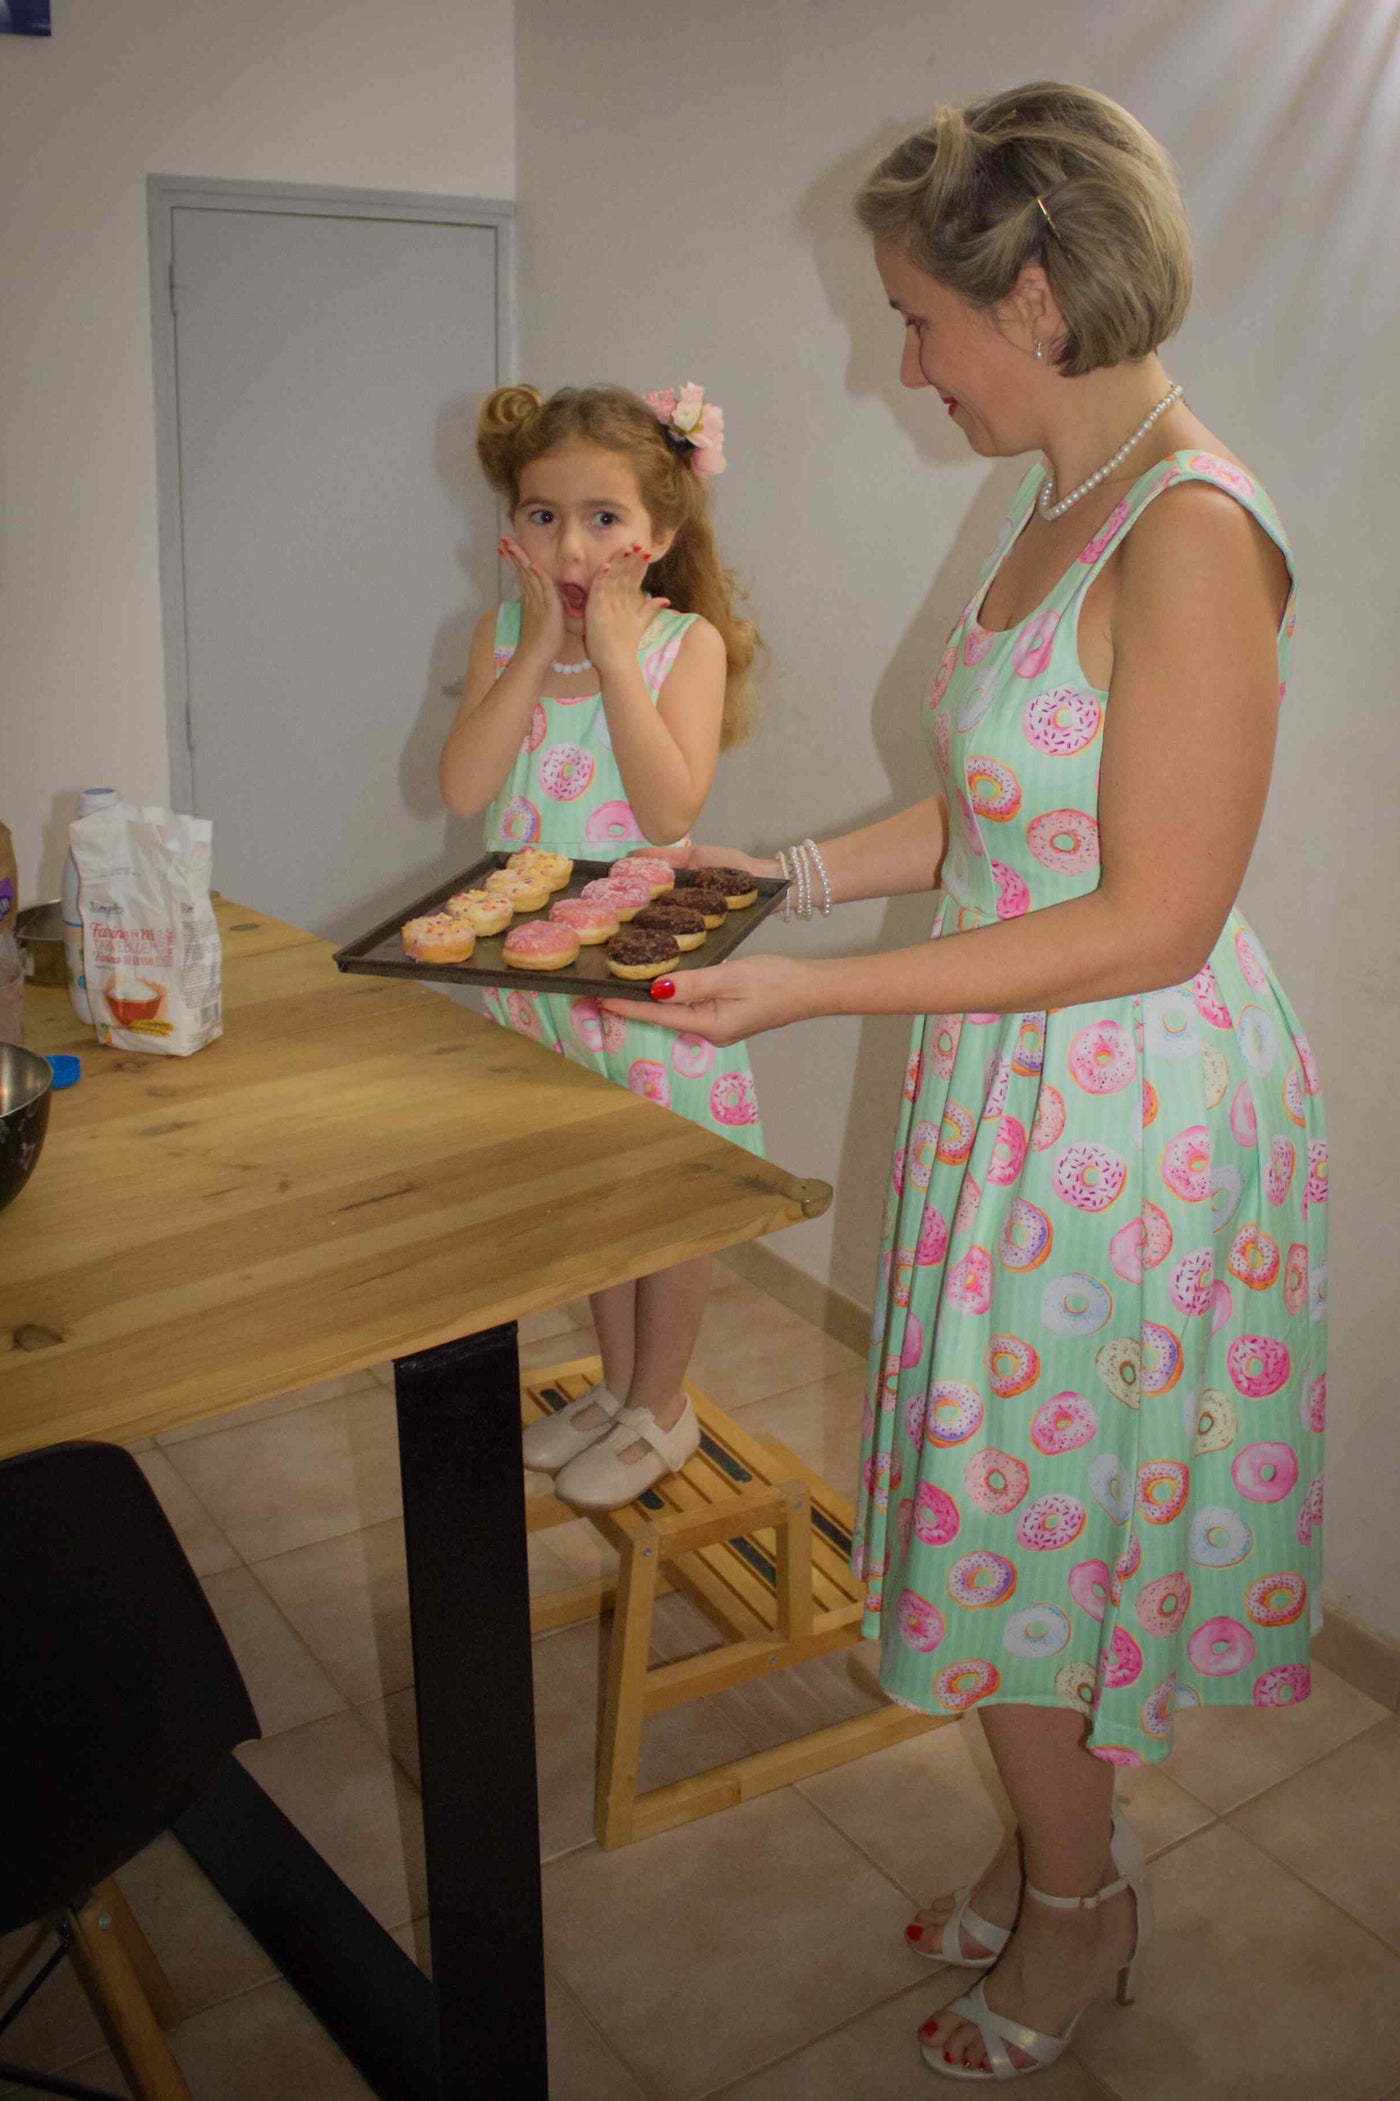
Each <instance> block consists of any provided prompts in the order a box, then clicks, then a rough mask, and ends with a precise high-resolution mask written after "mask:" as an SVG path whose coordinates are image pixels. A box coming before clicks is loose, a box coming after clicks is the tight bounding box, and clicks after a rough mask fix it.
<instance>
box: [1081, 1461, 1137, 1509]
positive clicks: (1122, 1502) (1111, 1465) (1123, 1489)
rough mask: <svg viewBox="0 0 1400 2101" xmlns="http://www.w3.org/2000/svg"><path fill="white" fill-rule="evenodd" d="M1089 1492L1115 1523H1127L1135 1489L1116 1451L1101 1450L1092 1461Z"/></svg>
mask: <svg viewBox="0 0 1400 2101" xmlns="http://www.w3.org/2000/svg"><path fill="white" fill-rule="evenodd" d="M1089 1493H1090V1495H1091V1496H1092V1497H1093V1498H1094V1501H1095V1502H1096V1503H1097V1504H1098V1506H1099V1508H1100V1510H1102V1511H1103V1512H1104V1514H1105V1515H1106V1516H1108V1517H1111V1518H1112V1519H1113V1522H1114V1524H1115V1525H1126V1524H1127V1522H1128V1518H1129V1515H1130V1513H1131V1511H1132V1507H1133V1489H1132V1482H1131V1480H1130V1478H1129V1475H1128V1471H1127V1469H1126V1467H1125V1466H1124V1464H1123V1462H1122V1460H1121V1459H1120V1458H1119V1457H1118V1456H1117V1454H1116V1453H1114V1452H1100V1453H1099V1454H1098V1455H1097V1457H1095V1458H1094V1459H1093V1460H1091V1461H1090V1465H1089Z"/></svg>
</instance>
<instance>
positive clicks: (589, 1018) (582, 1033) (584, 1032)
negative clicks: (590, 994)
mask: <svg viewBox="0 0 1400 2101" xmlns="http://www.w3.org/2000/svg"><path fill="white" fill-rule="evenodd" d="M569 1027H570V1028H571V1029H572V1030H573V1032H574V1040H575V1041H576V1042H577V1043H578V1044H579V1045H580V1046H581V1047H582V1048H583V1049H584V1050H586V1051H600V1050H601V1049H602V1048H603V1016H602V1011H601V1009H600V1008H599V1005H598V1002H597V1000H596V999H571V1000H570V1001H569Z"/></svg>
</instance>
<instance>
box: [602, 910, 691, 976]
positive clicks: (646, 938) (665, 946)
mask: <svg viewBox="0 0 1400 2101" xmlns="http://www.w3.org/2000/svg"><path fill="white" fill-rule="evenodd" d="M648 909H650V908H648ZM603 954H604V956H605V957H606V958H607V965H608V969H609V970H610V971H612V973H613V975H614V977H619V978H659V977H660V976H661V973H662V971H663V970H669V969H670V968H671V966H672V964H674V963H678V962H679V961H680V955H681V952H680V949H679V948H678V947H677V945H676V937H675V935H674V934H667V933H663V932H661V930H660V929H659V928H651V927H642V928H638V927H637V926H635V925H634V926H629V927H624V928H623V930H622V932H621V933H620V934H614V935H613V937H612V940H611V941H610V942H609V943H608V945H607V947H606V948H605V949H604V951H603Z"/></svg>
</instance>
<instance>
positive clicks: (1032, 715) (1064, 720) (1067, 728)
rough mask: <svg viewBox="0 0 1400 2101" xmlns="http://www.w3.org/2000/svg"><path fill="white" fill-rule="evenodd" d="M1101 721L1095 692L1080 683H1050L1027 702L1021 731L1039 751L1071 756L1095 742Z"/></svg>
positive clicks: (1101, 711)
mask: <svg viewBox="0 0 1400 2101" xmlns="http://www.w3.org/2000/svg"><path fill="white" fill-rule="evenodd" d="M1102 722H1103V709H1102V708H1101V707H1100V705H1099V703H1098V701H1097V700H1095V698H1094V696H1093V694H1092V693H1086V692H1084V691H1083V689H1082V688H1080V687H1078V686H1047V687H1046V689H1045V691H1044V692H1043V693H1033V694H1032V695H1031V697H1030V699H1029V700H1028V701H1027V702H1026V705H1025V709H1024V712H1023V713H1022V716H1021V732H1022V735H1023V736H1024V737H1025V740H1026V742H1027V743H1028V744H1031V745H1034V747H1035V749H1036V750H1037V751H1043V752H1045V753H1046V754H1047V755H1048V756H1049V757H1050V758H1052V759H1071V758H1073V757H1074V755H1075V753H1076V752H1079V751H1084V750H1086V749H1087V747H1088V746H1089V745H1091V744H1092V743H1093V741H1094V739H1095V737H1097V735H1098V733H1099V728H1100V725H1101V724H1102Z"/></svg>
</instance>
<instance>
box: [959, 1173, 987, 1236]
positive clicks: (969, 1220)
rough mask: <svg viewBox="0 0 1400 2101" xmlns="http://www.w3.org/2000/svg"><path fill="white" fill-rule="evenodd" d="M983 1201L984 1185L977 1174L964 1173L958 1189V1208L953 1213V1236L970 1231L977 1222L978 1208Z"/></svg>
mask: <svg viewBox="0 0 1400 2101" xmlns="http://www.w3.org/2000/svg"><path fill="white" fill-rule="evenodd" d="M981 1201H982V1185H981V1183H980V1182H979V1181H978V1180H977V1177H976V1176H975V1175H964V1177H963V1185H962V1188H961V1189H960V1190H959V1191H958V1208H957V1210H956V1211H955V1212H954V1213H953V1237H954V1239H956V1238H957V1236H958V1235H959V1234H960V1233H970V1232H971V1231H972V1228H973V1227H974V1226H975V1225H976V1223H977V1209H978V1206H979V1205H980V1203H981Z"/></svg>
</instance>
